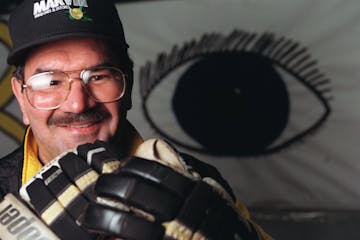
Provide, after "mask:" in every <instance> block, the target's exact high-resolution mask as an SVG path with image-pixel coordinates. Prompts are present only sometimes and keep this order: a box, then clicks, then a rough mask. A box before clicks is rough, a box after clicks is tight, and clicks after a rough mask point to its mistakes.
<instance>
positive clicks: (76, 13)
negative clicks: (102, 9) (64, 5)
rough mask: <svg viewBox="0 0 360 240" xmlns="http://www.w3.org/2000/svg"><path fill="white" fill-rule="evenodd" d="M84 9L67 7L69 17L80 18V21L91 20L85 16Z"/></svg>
mask: <svg viewBox="0 0 360 240" xmlns="http://www.w3.org/2000/svg"><path fill="white" fill-rule="evenodd" d="M85 13H86V12H85V11H83V8H82V7H80V8H70V9H69V18H70V19H72V20H81V21H92V19H91V18H89V17H87V16H85Z"/></svg>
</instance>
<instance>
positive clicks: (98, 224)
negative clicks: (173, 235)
mask: <svg viewBox="0 0 360 240" xmlns="http://www.w3.org/2000/svg"><path fill="white" fill-rule="evenodd" d="M80 221H81V224H82V226H84V227H86V228H87V229H89V230H90V231H94V232H96V233H100V234H104V235H109V236H116V237H120V238H123V239H133V240H156V239H161V237H162V236H163V234H164V228H163V227H162V226H161V224H159V223H157V222H149V221H147V220H145V219H143V218H141V217H138V216H135V215H132V214H131V213H129V212H124V211H119V210H118V209H113V208H110V207H106V206H103V205H99V204H90V205H88V207H87V210H86V212H85V214H84V215H83V216H82V218H81V219H80Z"/></svg>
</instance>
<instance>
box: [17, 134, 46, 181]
mask: <svg viewBox="0 0 360 240" xmlns="http://www.w3.org/2000/svg"><path fill="white" fill-rule="evenodd" d="M42 166H43V164H42V163H41V162H40V160H39V158H38V146H37V143H36V141H35V138H34V135H33V133H32V131H31V129H30V127H29V128H28V129H27V130H26V133H25V140H24V165H23V169H22V178H21V179H22V180H21V183H22V184H24V183H26V182H27V181H29V180H30V178H32V177H33V176H34V175H35V174H36V173H37V172H38V171H39V170H40V169H41V168H42Z"/></svg>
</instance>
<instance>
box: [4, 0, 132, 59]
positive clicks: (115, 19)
mask: <svg viewBox="0 0 360 240" xmlns="http://www.w3.org/2000/svg"><path fill="white" fill-rule="evenodd" d="M9 30H10V36H11V38H12V41H13V48H12V50H11V51H10V53H9V55H8V58H7V62H8V64H11V65H17V64H19V63H21V62H23V61H24V60H25V58H26V55H27V53H28V51H29V50H31V49H32V48H34V47H36V46H39V45H41V44H45V43H49V42H53V41H57V40H61V39H66V38H76V37H84V38H98V39H103V40H107V41H110V42H112V43H113V44H115V46H119V47H120V48H128V44H127V43H126V40H125V36H124V30H123V26H122V23H121V20H120V17H119V15H118V12H117V10H116V8H115V5H114V3H113V1H112V0H23V2H22V3H21V4H20V5H19V6H18V7H17V8H16V9H15V10H14V11H13V12H12V13H11V15H10V18H9Z"/></svg>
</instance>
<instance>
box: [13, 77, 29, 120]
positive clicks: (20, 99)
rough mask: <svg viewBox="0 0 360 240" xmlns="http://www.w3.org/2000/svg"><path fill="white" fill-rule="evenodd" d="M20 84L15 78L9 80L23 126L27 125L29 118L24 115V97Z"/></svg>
mask: <svg viewBox="0 0 360 240" xmlns="http://www.w3.org/2000/svg"><path fill="white" fill-rule="evenodd" d="M21 85H22V82H21V81H20V80H18V79H17V78H15V77H12V78H11V87H12V91H13V93H14V95H15V97H16V99H17V101H18V103H19V105H20V109H21V112H22V114H23V122H24V124H25V125H29V118H28V116H27V113H26V108H25V101H26V99H25V95H24V94H23V90H22V86H21Z"/></svg>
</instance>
